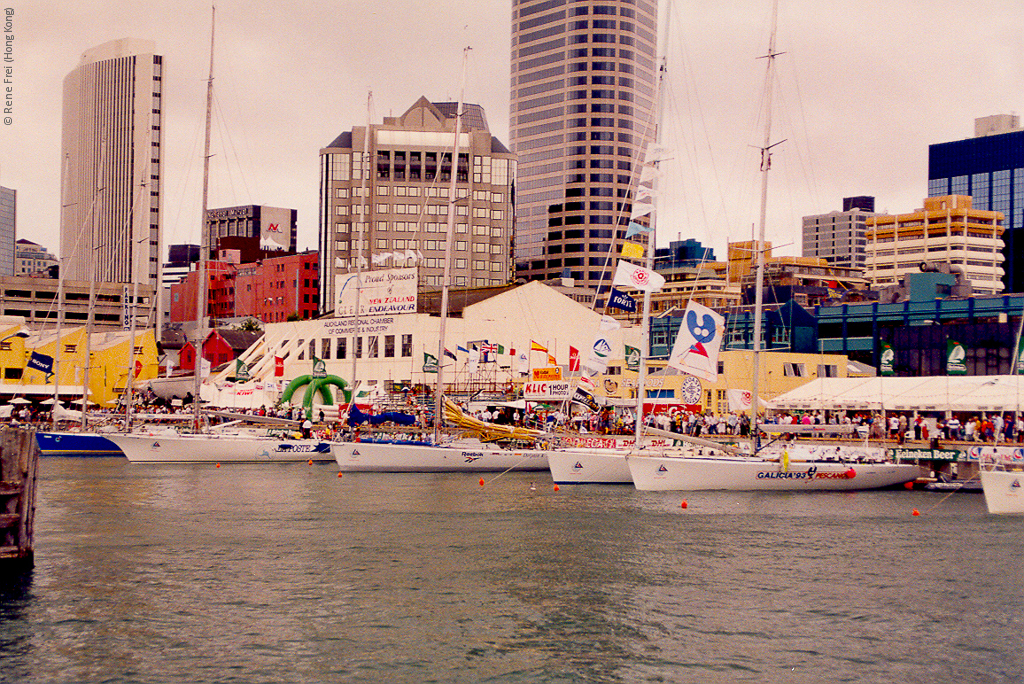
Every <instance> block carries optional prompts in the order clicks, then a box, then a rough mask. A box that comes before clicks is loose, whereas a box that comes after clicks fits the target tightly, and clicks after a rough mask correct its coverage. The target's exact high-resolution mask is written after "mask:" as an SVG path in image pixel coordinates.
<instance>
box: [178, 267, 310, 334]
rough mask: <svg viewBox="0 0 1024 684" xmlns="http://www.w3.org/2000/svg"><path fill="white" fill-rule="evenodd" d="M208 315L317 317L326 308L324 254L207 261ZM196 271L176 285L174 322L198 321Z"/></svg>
mask: <svg viewBox="0 0 1024 684" xmlns="http://www.w3.org/2000/svg"><path fill="white" fill-rule="evenodd" d="M207 275H208V278H209V283H210V285H209V290H208V307H207V312H208V315H209V316H210V317H212V318H214V319H226V318H236V317H241V316H250V317H252V318H255V319H257V320H259V321H263V322H264V323H276V322H280V321H286V320H288V318H289V317H291V316H294V317H296V318H298V319H300V320H305V319H308V318H315V317H316V315H317V311H318V309H319V306H320V299H319V294H318V291H319V290H318V288H319V282H320V278H319V271H318V253H317V252H303V253H301V254H290V255H287V256H280V257H273V258H268V259H263V260H262V261H257V262H255V263H251V264H232V263H228V262H225V261H211V262H208V263H207ZM197 281H198V276H197V274H196V272H195V271H192V272H190V273H188V274H187V275H186V276H185V277H184V278H182V280H181V282H179V283H177V284H175V285H172V286H171V322H188V321H194V320H195V319H196V282H197Z"/></svg>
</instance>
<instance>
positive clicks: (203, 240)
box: [192, 7, 217, 432]
mask: <svg viewBox="0 0 1024 684" xmlns="http://www.w3.org/2000/svg"><path fill="white" fill-rule="evenodd" d="M216 20H217V8H216V7H211V8H210V75H209V78H207V80H206V140H205V142H204V146H203V209H202V216H201V220H200V223H199V264H198V268H197V275H198V278H197V281H198V285H197V286H196V290H197V293H196V300H197V303H196V340H195V342H194V345H193V346H194V350H195V383H194V385H193V391H192V412H193V428H194V429H195V431H196V432H199V424H200V413H199V405H200V403H202V402H201V401H200V399H199V388H200V386H201V385H202V383H203V376H202V373H203V342H204V341H205V339H206V307H207V303H206V295H207V288H208V287H209V286H210V284H209V283H208V282H207V275H206V258H207V256H208V255H207V253H206V252H207V249H208V245H207V242H208V240H209V228H208V226H207V224H206V208H207V203H208V201H209V190H210V127H211V125H210V124H211V122H210V119H211V117H212V113H213V35H214V28H215V24H216Z"/></svg>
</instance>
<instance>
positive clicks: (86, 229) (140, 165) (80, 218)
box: [60, 38, 164, 290]
mask: <svg viewBox="0 0 1024 684" xmlns="http://www.w3.org/2000/svg"><path fill="white" fill-rule="evenodd" d="M155 49H156V48H155V43H153V41H148V40H136V39H131V38H124V39H121V40H113V41H110V42H108V43H104V44H103V45H100V46H97V47H94V48H92V49H90V50H86V52H85V53H83V55H82V59H81V61H80V62H79V65H78V66H77V67H76V68H75V69H74V70H73V71H72V72H71V73H69V74H68V75H67V77H65V79H64V114H63V136H62V140H61V152H62V154H61V159H62V162H61V164H62V169H61V187H62V188H63V191H62V197H61V203H62V205H63V206H64V209H63V212H62V218H61V250H60V253H61V257H62V261H63V269H64V275H65V276H66V277H68V278H71V279H74V280H89V279H90V278H92V277H93V274H94V271H93V268H94V267H95V278H96V280H97V281H99V282H112V283H134V282H138V283H139V284H140V285H142V286H148V287H150V288H153V290H155V289H156V288H158V287H159V285H160V225H161V215H162V202H161V187H162V175H161V159H162V152H161V143H162V142H163V136H162V133H161V122H162V118H163V105H162V100H163V95H164V92H163V90H164V89H163V80H162V79H163V58H162V57H161V56H160V55H157V54H154V51H155Z"/></svg>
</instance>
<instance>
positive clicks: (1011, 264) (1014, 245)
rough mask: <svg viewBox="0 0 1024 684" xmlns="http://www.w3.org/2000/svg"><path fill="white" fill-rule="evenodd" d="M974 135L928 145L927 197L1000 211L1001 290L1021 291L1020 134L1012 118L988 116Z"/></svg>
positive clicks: (1023, 171)
mask: <svg viewBox="0 0 1024 684" xmlns="http://www.w3.org/2000/svg"><path fill="white" fill-rule="evenodd" d="M974 135H975V137H973V138H968V139H966V140H956V141H954V142H947V143H939V144H937V145H929V146H928V196H929V197H942V196H945V195H970V196H971V197H973V198H974V209H978V210H983V211H998V212H1001V213H1002V214H1003V216H1004V217H1005V222H1004V224H1003V225H1004V228H1005V229H1006V232H1005V233H1003V242H1004V243H1005V245H1004V247H1003V256H1005V257H1006V261H1005V262H1004V263H1003V266H1002V267H1003V271H1004V275H1003V284H1004V286H1005V291H1007V292H1024V129H1022V128H1021V126H1020V117H1018V116H1016V115H996V116H986V117H982V118H980V119H976V120H975V122H974ZM958 263H959V264H960V265H965V266H970V265H971V262H970V261H967V260H966V258H965V259H964V260H962V261H960V262H958Z"/></svg>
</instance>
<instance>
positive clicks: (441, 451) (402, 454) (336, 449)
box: [331, 48, 548, 473]
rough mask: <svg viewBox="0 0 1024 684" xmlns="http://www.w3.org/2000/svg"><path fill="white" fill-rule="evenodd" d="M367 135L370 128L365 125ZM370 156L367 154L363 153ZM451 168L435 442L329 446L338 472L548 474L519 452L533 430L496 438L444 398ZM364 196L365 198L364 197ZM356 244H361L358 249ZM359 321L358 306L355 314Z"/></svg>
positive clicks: (539, 454) (543, 464) (538, 452)
mask: <svg viewBox="0 0 1024 684" xmlns="http://www.w3.org/2000/svg"><path fill="white" fill-rule="evenodd" d="M468 50H469V48H466V49H465V51H464V53H463V79H462V80H463V86H462V87H460V91H459V101H458V105H457V106H456V110H455V126H454V128H455V139H454V140H455V141H454V144H453V146H452V159H453V160H458V158H459V140H460V137H461V134H462V117H463V116H464V112H463V91H464V88H465V86H464V82H465V55H466V53H468ZM367 130H369V126H367ZM363 153H364V154H369V149H364V150H363ZM457 180H458V179H457V174H456V173H455V163H454V161H453V169H452V173H451V186H450V188H449V193H448V201H449V203H450V204H449V207H448V226H447V234H446V240H445V259H444V276H443V279H442V281H441V311H440V314H441V317H440V327H439V330H438V353H437V357H436V358H438V359H441V360H442V361H441V362H440V363H438V365H437V381H436V388H435V392H434V397H435V398H436V402H437V403H436V406H435V411H434V431H433V438H432V440H431V441H429V442H397V443H396V442H393V441H390V440H388V441H383V442H373V441H367V442H362V441H358V442H355V441H354V442H334V443H333V444H332V446H331V450H332V453H333V454H334V459H335V461H337V463H338V468H339V469H340V470H341V471H342V472H388V473H402V472H474V473H476V472H504V471H507V470H547V468H548V461H547V455H546V452H545V451H544V450H542V449H532V448H531V449H522V448H517V447H516V445H517V443H520V442H521V441H523V440H526V441H532V440H534V439H535V438H536V437H537V436H539V435H540V433H539V432H535V431H522V432H520V433H516V432H514V431H509V432H508V433H506V434H501V433H500V432H498V433H496V432H495V430H500V428H502V427H503V426H495V425H490V424H479V425H477V424H474V423H473V422H472V420H470V419H468V418H467V417H466V416H464V415H463V414H462V412H461V410H460V409H459V408H458V407H457V406H456V405H455V404H454V403H453V402H451V401H450V400H449V399H447V398H446V397H445V396H444V362H443V359H444V358H445V355H444V350H445V327H446V324H447V320H448V291H449V287H450V283H451V263H452V253H451V252H452V245H453V242H454V239H455V216H456V213H457V212H456V207H455V202H456V198H457V195H458V193H457V192H456V190H457ZM365 194H366V193H365V192H364V197H365ZM362 242H363V241H362V240H360V244H362ZM356 315H357V316H358V307H357V310H356ZM445 419H447V421H448V422H449V423H452V424H454V425H456V426H457V427H460V428H461V434H460V435H459V436H458V437H457V438H455V439H453V440H445V439H444V438H443V434H442V432H441V426H442V424H443V422H444V420H445ZM492 439H500V440H502V441H503V442H504V443H506V444H508V445H509V447H508V448H504V447H502V446H498V445H496V444H495V443H494V442H493V441H489V440H492Z"/></svg>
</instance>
